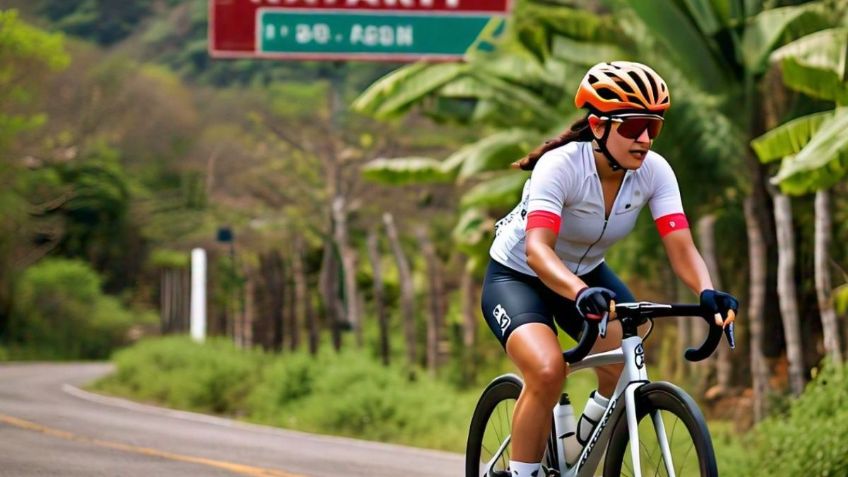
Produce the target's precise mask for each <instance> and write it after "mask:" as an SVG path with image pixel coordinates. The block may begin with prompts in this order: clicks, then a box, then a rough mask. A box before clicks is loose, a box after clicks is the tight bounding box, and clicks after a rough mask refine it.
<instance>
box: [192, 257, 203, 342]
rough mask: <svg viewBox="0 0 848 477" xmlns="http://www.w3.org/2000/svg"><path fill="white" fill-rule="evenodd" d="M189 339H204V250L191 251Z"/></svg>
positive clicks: (199, 340)
mask: <svg viewBox="0 0 848 477" xmlns="http://www.w3.org/2000/svg"><path fill="white" fill-rule="evenodd" d="M191 338H192V339H193V340H194V341H197V342H198V343H202V342H203V341H204V340H205V339H206V250H203V249H202V248H195V249H193V250H192V251H191Z"/></svg>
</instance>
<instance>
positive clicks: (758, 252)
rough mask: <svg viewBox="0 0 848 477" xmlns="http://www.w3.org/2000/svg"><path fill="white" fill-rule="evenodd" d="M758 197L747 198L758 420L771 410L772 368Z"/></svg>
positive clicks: (750, 316) (750, 314)
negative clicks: (768, 352) (766, 343)
mask: <svg viewBox="0 0 848 477" xmlns="http://www.w3.org/2000/svg"><path fill="white" fill-rule="evenodd" d="M753 202H754V200H753V199H752V198H751V197H748V198H746V199H745V225H746V229H747V233H748V260H749V264H748V268H749V287H748V322H749V323H750V324H749V328H750V330H751V331H750V346H751V384H752V388H753V394H754V420H755V422H759V421H761V420H762V419H763V418H764V417H765V416H766V412H767V408H766V395H767V393H768V389H769V385H768V378H769V370H768V366H767V365H766V361H765V356H764V355H763V331H764V329H763V323H764V314H765V301H766V273H767V272H766V260H767V258H766V247H765V241H764V240H763V232H762V229H761V228H760V222H759V221H758V220H757V217H756V215H755V213H754V204H753Z"/></svg>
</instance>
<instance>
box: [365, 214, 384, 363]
mask: <svg viewBox="0 0 848 477" xmlns="http://www.w3.org/2000/svg"><path fill="white" fill-rule="evenodd" d="M368 257H369V259H370V260H371V269H372V270H373V274H374V307H375V308H376V311H377V323H378V324H379V327H380V356H381V357H382V359H383V364H384V365H385V366H388V365H389V317H388V314H387V310H386V304H385V297H384V293H383V269H382V264H381V257H380V243H379V239H378V238H377V232H376V231H375V230H371V232H370V233H369V234H368Z"/></svg>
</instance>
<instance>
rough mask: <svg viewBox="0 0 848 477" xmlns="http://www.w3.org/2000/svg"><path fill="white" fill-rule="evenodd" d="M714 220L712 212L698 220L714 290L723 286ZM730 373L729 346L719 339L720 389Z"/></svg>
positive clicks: (718, 369) (726, 385)
mask: <svg viewBox="0 0 848 477" xmlns="http://www.w3.org/2000/svg"><path fill="white" fill-rule="evenodd" d="M715 222H716V216H715V215H713V214H708V215H705V216H704V217H702V218H701V219H700V220H698V245H699V246H700V247H699V248H700V249H701V255H702V256H703V257H704V263H706V265H707V270H708V271H709V272H710V278H711V279H712V281H713V287H714V288H715V289H716V290H721V289H723V287H722V285H721V273H720V271H719V268H718V259H717V255H716V244H715ZM732 374H733V365H732V364H731V362H730V347H729V346H728V345H727V342H726V341H725V340H721V343H719V345H718V356H717V357H716V384H717V385H718V388H719V390H720V391H726V390H728V389H729V388H730V385H731V379H732Z"/></svg>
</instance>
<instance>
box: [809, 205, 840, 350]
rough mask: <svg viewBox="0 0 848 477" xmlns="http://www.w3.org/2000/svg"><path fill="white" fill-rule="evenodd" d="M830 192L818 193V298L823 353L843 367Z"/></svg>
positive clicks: (816, 259) (816, 255)
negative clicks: (832, 260)
mask: <svg viewBox="0 0 848 477" xmlns="http://www.w3.org/2000/svg"><path fill="white" fill-rule="evenodd" d="M830 220H831V219H830V192H829V191H828V190H826V189H823V190H820V191H818V192H816V238H815V242H816V245H815V262H816V296H817V297H818V303H819V313H820V314H821V320H822V334H823V335H824V350H825V353H827V354H828V355H829V356H830V357H831V358H832V359H833V361H834V362H835V363H837V364H839V363H842V348H841V346H840V344H839V321H838V320H837V318H836V310H834V308H833V297H832V296H831V282H830V269H829V268H828V265H829V262H830V253H829V249H830V229H831V223H830Z"/></svg>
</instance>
